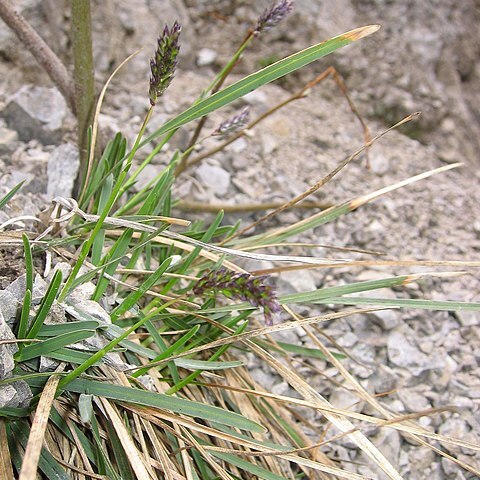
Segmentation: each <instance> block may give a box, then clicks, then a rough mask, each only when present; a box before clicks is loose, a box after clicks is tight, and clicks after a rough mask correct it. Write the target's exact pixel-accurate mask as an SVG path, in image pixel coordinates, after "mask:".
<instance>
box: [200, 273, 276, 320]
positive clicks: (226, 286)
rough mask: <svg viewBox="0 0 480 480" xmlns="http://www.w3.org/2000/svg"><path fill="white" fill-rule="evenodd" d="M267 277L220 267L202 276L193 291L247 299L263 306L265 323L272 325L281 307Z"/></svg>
mask: <svg viewBox="0 0 480 480" xmlns="http://www.w3.org/2000/svg"><path fill="white" fill-rule="evenodd" d="M266 278H267V277H266V276H262V277H254V276H253V275H250V274H249V273H235V272H232V271H230V270H227V269H226V268H219V269H218V270H210V271H209V272H207V273H206V274H205V275H204V276H203V277H202V278H200V280H198V282H197V283H196V285H195V286H194V287H193V293H194V294H195V295H202V294H203V293H205V292H207V291H214V292H222V293H223V294H224V295H225V296H226V297H228V298H232V299H239V300H243V301H246V302H248V303H249V304H250V305H253V306H254V307H262V308H263V313H264V317H265V324H266V325H272V324H273V319H274V316H275V315H276V314H277V313H279V312H280V310H281V307H280V303H279V302H278V299H277V295H276V294H275V290H274V289H273V287H272V286H271V285H268V284H267V283H266V282H265V280H266Z"/></svg>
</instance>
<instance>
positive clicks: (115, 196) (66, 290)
mask: <svg viewBox="0 0 480 480" xmlns="http://www.w3.org/2000/svg"><path fill="white" fill-rule="evenodd" d="M152 112H153V107H150V109H149V110H148V112H147V115H146V116H145V120H144V121H143V124H142V126H141V128H140V131H139V132H138V135H137V138H136V140H135V144H134V146H133V148H132V150H131V152H130V153H129V155H128V157H127V161H126V163H125V167H124V168H123V171H122V172H121V173H120V175H119V176H118V180H117V183H116V184H115V186H114V187H113V190H112V193H111V194H110V197H109V198H108V200H107V202H106V204H105V208H104V209H103V210H102V212H101V214H100V216H99V218H98V221H97V223H96V224H95V227H94V228H93V230H92V233H91V234H90V236H89V238H88V240H87V241H86V242H85V243H84V244H83V246H82V249H81V251H80V255H79V257H78V260H77V261H76V263H75V265H74V267H73V269H72V272H71V273H70V275H69V277H68V279H67V281H66V282H65V285H64V287H63V289H62V291H61V293H60V295H59V298H58V301H59V302H62V301H63V300H65V297H66V296H67V295H68V293H69V291H70V288H71V286H72V283H73V282H74V280H75V278H76V277H77V275H78V272H79V271H80V268H81V267H82V265H83V263H84V262H85V260H86V258H87V256H88V253H89V251H90V249H91V248H92V245H93V242H94V241H95V237H96V236H97V235H98V233H99V232H100V230H101V229H102V227H103V222H104V221H105V218H106V217H107V216H108V214H109V213H110V210H111V208H112V207H113V204H114V203H115V202H116V201H117V199H118V197H119V193H120V190H121V188H122V186H123V185H124V182H125V179H126V177H127V173H128V171H129V170H130V167H131V166H132V161H133V157H134V156H135V153H136V151H137V150H138V146H139V145H140V141H141V139H142V137H143V134H144V133H145V129H146V128H147V124H148V121H149V120H150V117H151V116H152Z"/></svg>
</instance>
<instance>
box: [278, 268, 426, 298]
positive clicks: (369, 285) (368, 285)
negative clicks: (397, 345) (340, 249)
mask: <svg viewBox="0 0 480 480" xmlns="http://www.w3.org/2000/svg"><path fill="white" fill-rule="evenodd" d="M420 277H421V275H402V276H399V277H389V278H382V279H380V280H368V281H365V282H353V283H349V284H347V285H340V286H338V287H327V288H320V289H318V290H313V291H311V292H300V293H292V294H289V295H282V296H281V297H280V303H281V304H290V303H313V302H316V301H317V300H322V299H328V298H331V297H339V296H341V295H346V294H349V293H358V292H365V291H368V290H377V289H379V288H392V287H398V286H401V285H407V284H408V283H411V282H413V281H416V280H418V279H419V278H420Z"/></svg>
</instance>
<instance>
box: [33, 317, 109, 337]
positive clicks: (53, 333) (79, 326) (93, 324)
mask: <svg viewBox="0 0 480 480" xmlns="http://www.w3.org/2000/svg"><path fill="white" fill-rule="evenodd" d="M101 326H102V324H101V323H100V321H99V320H85V321H83V322H67V323H58V324H55V325H42V328H41V329H40V331H39V332H38V335H37V337H38V338H45V337H57V336H58V335H63V334H65V333H73V332H78V331H79V330H92V331H94V330H97V329H98V328H99V327H101Z"/></svg>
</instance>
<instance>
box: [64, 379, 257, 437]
mask: <svg viewBox="0 0 480 480" xmlns="http://www.w3.org/2000/svg"><path fill="white" fill-rule="evenodd" d="M65 389H66V390H68V391H70V392H76V393H89V394H91V395H97V396H99V397H104V398H109V399H111V400H117V401H121V402H127V403H133V404H136V405H144V406H148V407H153V408H160V409H164V410H169V411H171V412H175V413H179V414H184V415H189V416H191V417H198V418H202V419H204V420H207V421H212V422H218V423H221V424H223V425H228V426H230V427H238V428H240V429H242V430H248V431H252V432H259V433H260V432H263V431H264V428H263V427H262V426H261V425H259V424H258V423H256V422H253V421H252V420H249V419H248V418H245V417H243V416H242V415H240V414H238V413H235V412H230V411H228V410H223V409H222V408H219V407H213V406H211V405H208V404H203V403H198V402H193V401H190V400H186V399H184V398H180V397H175V396H170V395H163V394H160V393H155V392H150V391H147V390H140V389H138V388H129V387H124V386H121V385H112V384H110V383H106V382H98V381H94V380H86V379H80V378H77V379H76V380H73V381H72V382H70V383H69V384H68V385H66V386H65Z"/></svg>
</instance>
